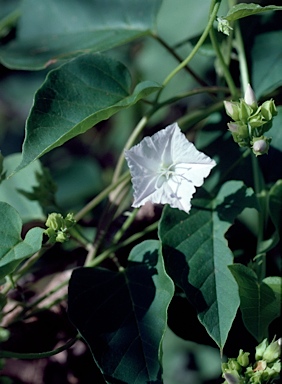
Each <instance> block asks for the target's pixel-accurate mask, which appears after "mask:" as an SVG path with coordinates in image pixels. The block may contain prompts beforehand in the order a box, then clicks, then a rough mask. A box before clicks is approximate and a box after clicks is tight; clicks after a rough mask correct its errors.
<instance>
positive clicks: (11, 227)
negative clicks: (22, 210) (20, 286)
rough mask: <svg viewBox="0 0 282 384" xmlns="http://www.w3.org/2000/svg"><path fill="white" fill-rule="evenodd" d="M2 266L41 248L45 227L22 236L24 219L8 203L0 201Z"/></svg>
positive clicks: (0, 263) (0, 258)
mask: <svg viewBox="0 0 282 384" xmlns="http://www.w3.org/2000/svg"><path fill="white" fill-rule="evenodd" d="M0 217H2V218H5V220H1V221H0V238H1V248H0V267H3V266H5V265H7V264H9V263H12V262H15V261H17V260H23V259H26V258H27V257H29V256H31V255H33V254H34V253H35V252H37V251H38V250H39V249H40V248H41V244H42V235H43V232H44V229H42V228H32V229H30V230H29V231H28V232H27V234H26V236H25V239H24V240H22V238H21V230H22V221H21V218H20V216H19V214H18V212H17V211H16V210H15V208H13V207H11V206H10V205H9V204H7V203H3V202H0Z"/></svg>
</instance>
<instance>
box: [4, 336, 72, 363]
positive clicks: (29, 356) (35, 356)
mask: <svg viewBox="0 0 282 384" xmlns="http://www.w3.org/2000/svg"><path fill="white" fill-rule="evenodd" d="M78 339H79V335H76V336H75V337H74V338H72V339H70V340H69V341H68V342H67V343H66V344H64V345H62V346H61V347H59V348H56V349H54V350H52V351H47V352H37V353H19V352H11V351H3V350H0V358H1V359H2V358H14V359H25V360H30V359H43V358H46V357H50V356H54V355H57V354H58V353H60V352H63V351H65V350H66V349H68V348H70V347H71V346H72V345H73V344H74V343H75V342H76V341H77V340H78Z"/></svg>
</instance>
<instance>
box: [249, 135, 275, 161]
mask: <svg viewBox="0 0 282 384" xmlns="http://www.w3.org/2000/svg"><path fill="white" fill-rule="evenodd" d="M270 141H271V139H270V138H268V137H265V136H261V137H257V138H253V146H252V149H253V153H254V154H255V155H256V156H260V155H264V154H265V153H268V150H269V143H270Z"/></svg>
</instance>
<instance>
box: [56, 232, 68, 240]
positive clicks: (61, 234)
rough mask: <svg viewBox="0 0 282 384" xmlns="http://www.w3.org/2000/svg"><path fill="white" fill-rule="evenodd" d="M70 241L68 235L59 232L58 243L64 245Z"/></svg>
mask: <svg viewBox="0 0 282 384" xmlns="http://www.w3.org/2000/svg"><path fill="white" fill-rule="evenodd" d="M68 239H69V236H68V234H67V233H65V232H62V231H59V232H58V234H57V236H56V241H57V242H58V243H64V242H65V241H67V240H68Z"/></svg>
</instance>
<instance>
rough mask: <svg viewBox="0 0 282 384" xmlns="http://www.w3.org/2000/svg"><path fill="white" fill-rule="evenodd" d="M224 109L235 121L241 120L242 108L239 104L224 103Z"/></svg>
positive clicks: (232, 102)
mask: <svg viewBox="0 0 282 384" xmlns="http://www.w3.org/2000/svg"><path fill="white" fill-rule="evenodd" d="M223 104H224V108H225V111H226V113H227V115H228V116H230V117H231V118H232V119H233V120H234V121H237V120H240V115H239V111H240V107H239V103H237V102H234V101H226V100H225V101H224V102H223Z"/></svg>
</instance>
